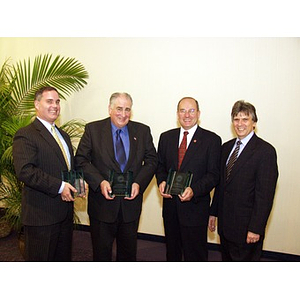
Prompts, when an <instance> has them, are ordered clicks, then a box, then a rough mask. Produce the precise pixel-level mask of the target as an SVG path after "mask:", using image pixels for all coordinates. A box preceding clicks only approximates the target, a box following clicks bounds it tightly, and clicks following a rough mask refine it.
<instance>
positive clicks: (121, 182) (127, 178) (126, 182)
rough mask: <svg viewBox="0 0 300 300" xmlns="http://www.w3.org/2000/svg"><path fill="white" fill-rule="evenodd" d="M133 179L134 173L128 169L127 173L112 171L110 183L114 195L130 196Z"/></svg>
mask: <svg viewBox="0 0 300 300" xmlns="http://www.w3.org/2000/svg"><path fill="white" fill-rule="evenodd" d="M132 180H133V173H132V172H131V171H128V172H126V173H117V172H115V171H110V175H109V183H110V186H111V188H112V193H111V194H112V195H111V196H113V195H115V196H124V197H130V195H131V186H132Z"/></svg>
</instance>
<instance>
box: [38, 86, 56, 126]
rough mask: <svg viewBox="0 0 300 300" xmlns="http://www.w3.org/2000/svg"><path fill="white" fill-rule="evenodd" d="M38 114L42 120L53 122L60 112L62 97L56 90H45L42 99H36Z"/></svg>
mask: <svg viewBox="0 0 300 300" xmlns="http://www.w3.org/2000/svg"><path fill="white" fill-rule="evenodd" d="M34 106H35V109H36V114H37V116H38V117H39V118H41V119H42V120H45V121H47V122H49V123H50V124H53V123H54V122H55V120H56V119H57V118H58V116H59V114H60V99H59V96H58V93H57V92H56V91H54V90H51V91H44V92H43V94H42V97H41V99H40V100H35V101H34Z"/></svg>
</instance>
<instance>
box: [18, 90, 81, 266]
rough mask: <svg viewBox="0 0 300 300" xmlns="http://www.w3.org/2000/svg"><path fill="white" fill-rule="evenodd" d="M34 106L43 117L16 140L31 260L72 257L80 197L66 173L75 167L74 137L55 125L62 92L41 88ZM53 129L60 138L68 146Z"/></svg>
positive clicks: (26, 244) (65, 259) (27, 243)
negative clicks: (75, 208) (64, 177)
mask: <svg viewBox="0 0 300 300" xmlns="http://www.w3.org/2000/svg"><path fill="white" fill-rule="evenodd" d="M34 105H35V109H36V115H37V118H36V119H35V120H34V121H33V122H32V123H31V124H30V125H28V126H27V127H24V128H21V129H20V130H19V131H18V132H17V133H16V134H15V137H14V142H13V159H14V166H15V170H16V174H17V177H18V179H19V180H20V181H22V182H23V183H24V188H23V196H22V214H21V220H22V224H23V225H24V233H25V259H26V260H28V261H70V260H71V247H72V234H73V201H74V198H73V197H72V194H71V192H75V191H76V189H75V188H74V187H73V186H72V185H70V184H69V183H67V182H63V181H62V171H66V170H68V169H70V168H72V166H73V150H72V145H71V141H70V138H69V136H68V135H67V134H66V133H65V132H64V131H62V130H61V129H59V128H57V127H56V126H55V121H56V119H57V118H58V116H59V114H60V99H59V95H58V92H57V90H56V89H55V88H54V87H44V88H42V89H40V90H38V91H37V92H36V94H35V100H34ZM53 126H54V127H53ZM51 130H54V131H55V133H56V135H57V136H58V137H59V140H60V142H61V144H62V146H63V150H62V149H61V147H60V146H59V144H58V142H57V141H56V140H55V137H54V136H55V135H54V134H55V133H52V131H51ZM63 151H64V153H63ZM65 157H66V158H65Z"/></svg>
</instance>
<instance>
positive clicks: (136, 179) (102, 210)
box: [75, 93, 157, 261]
mask: <svg viewBox="0 0 300 300" xmlns="http://www.w3.org/2000/svg"><path fill="white" fill-rule="evenodd" d="M131 108H132V98H131V96H130V95H129V94H127V93H114V94H112V95H111V97H110V101H109V107H108V110H109V115H110V117H109V118H106V119H103V120H99V121H95V122H91V123H89V124H87V125H86V127H85V132H84V134H83V136H82V138H81V140H80V143H79V145H78V149H77V153H76V156H75V161H76V165H77V166H78V167H81V168H82V169H83V172H84V177H85V180H86V181H87V183H88V185H89V193H88V214H89V218H90V229H91V237H92V244H93V259H94V261H112V246H113V242H114V239H115V238H116V242H117V257H116V260H117V261H135V260H136V252H137V230H138V224H139V218H140V214H141V209H142V201H143V193H144V191H145V189H146V188H147V186H148V184H149V183H150V181H151V179H152V178H153V175H154V173H155V170H156V167H157V154H156V150H155V147H154V144H153V140H152V135H151V132H150V128H149V127H148V126H146V125H144V124H141V123H138V122H134V121H131V120H130V117H131Z"/></svg>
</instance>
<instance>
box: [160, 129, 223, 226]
mask: <svg viewBox="0 0 300 300" xmlns="http://www.w3.org/2000/svg"><path fill="white" fill-rule="evenodd" d="M179 134H180V128H176V129H171V130H169V131H166V132H164V133H162V134H161V136H160V139H159V144H158V168H157V173H156V178H157V184H158V185H159V184H160V183H161V182H162V181H167V176H168V172H169V170H170V169H172V170H177V164H178V143H179ZM220 153H221V138H220V137H219V136H218V135H216V134H215V133H213V132H211V131H208V130H206V129H203V128H201V127H199V126H198V127H197V130H196V132H195V134H194V136H193V137H192V140H191V142H190V144H189V146H188V149H187V151H186V153H185V156H184V158H183V161H182V164H181V167H180V170H179V171H180V172H192V173H193V179H192V183H191V188H192V189H193V192H194V197H193V198H192V199H191V201H187V202H181V201H180V199H179V198H178V196H173V198H172V199H164V200H163V217H164V218H165V219H166V218H168V217H169V216H171V215H172V212H173V211H174V209H177V213H178V218H179V222H180V223H181V224H182V225H184V226H199V225H205V226H207V222H208V216H209V205H210V192H211V190H212V189H213V188H214V187H215V186H216V185H217V184H218V182H219V175H220V174H219V173H220V170H219V165H220Z"/></svg>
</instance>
